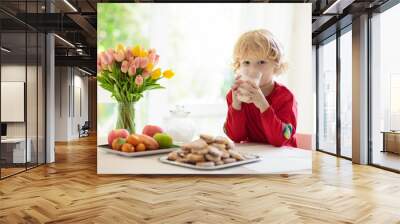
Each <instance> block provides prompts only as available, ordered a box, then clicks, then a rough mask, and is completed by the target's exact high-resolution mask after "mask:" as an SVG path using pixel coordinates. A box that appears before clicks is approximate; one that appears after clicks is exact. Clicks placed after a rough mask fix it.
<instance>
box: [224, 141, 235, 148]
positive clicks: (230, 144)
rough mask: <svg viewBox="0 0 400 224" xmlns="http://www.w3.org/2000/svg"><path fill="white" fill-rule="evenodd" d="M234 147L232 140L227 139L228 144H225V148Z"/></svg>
mask: <svg viewBox="0 0 400 224" xmlns="http://www.w3.org/2000/svg"><path fill="white" fill-rule="evenodd" d="M234 148H235V143H233V142H232V141H228V144H226V149H234Z"/></svg>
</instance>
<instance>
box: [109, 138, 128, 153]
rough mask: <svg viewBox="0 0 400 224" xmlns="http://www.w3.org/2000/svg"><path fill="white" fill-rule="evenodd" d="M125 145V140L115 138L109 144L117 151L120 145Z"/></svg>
mask: <svg viewBox="0 0 400 224" xmlns="http://www.w3.org/2000/svg"><path fill="white" fill-rule="evenodd" d="M125 143H126V140H125V138H116V139H114V140H113V141H112V143H111V148H112V149H114V150H117V151H120V150H121V148H122V145H123V144H125Z"/></svg>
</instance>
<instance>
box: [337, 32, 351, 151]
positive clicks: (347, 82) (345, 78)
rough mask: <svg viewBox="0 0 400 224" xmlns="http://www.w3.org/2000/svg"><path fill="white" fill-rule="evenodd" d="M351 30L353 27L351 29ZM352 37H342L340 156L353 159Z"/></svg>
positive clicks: (347, 33) (348, 35) (348, 34)
mask: <svg viewBox="0 0 400 224" xmlns="http://www.w3.org/2000/svg"><path fill="white" fill-rule="evenodd" d="M350 28H351V27H350ZM351 42H352V35H351V30H350V31H348V32H346V33H344V34H342V35H341V36H340V155H342V156H345V157H349V158H351V156H352V155H351V154H352V150H351V141H352V138H351V136H352V125H351V124H352V96H353V95H352V74H353V73H352V66H351V65H352V49H351V48H352V44H351Z"/></svg>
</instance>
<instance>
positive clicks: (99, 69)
mask: <svg viewBox="0 0 400 224" xmlns="http://www.w3.org/2000/svg"><path fill="white" fill-rule="evenodd" d="M96 64H97V72H100V71H101V59H100V55H97V62H96Z"/></svg>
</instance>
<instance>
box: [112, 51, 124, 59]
mask: <svg viewBox="0 0 400 224" xmlns="http://www.w3.org/2000/svg"><path fill="white" fill-rule="evenodd" d="M114 59H115V60H116V61H118V62H121V61H123V60H124V59H125V52H123V51H119V52H116V53H114Z"/></svg>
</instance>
